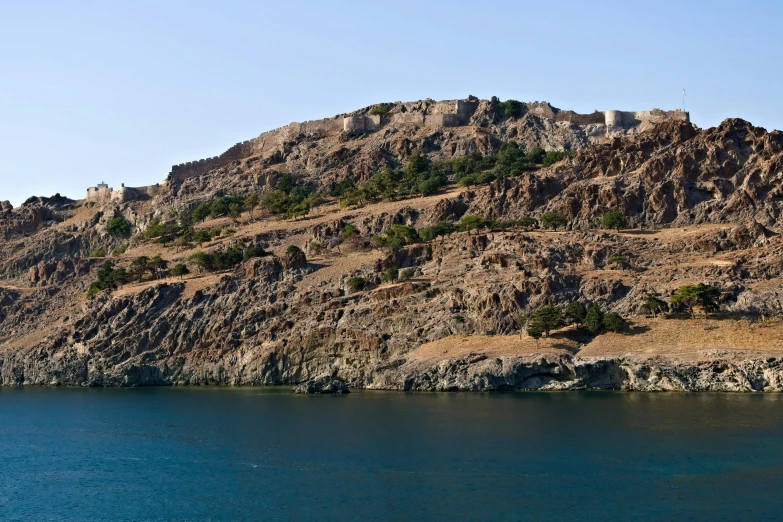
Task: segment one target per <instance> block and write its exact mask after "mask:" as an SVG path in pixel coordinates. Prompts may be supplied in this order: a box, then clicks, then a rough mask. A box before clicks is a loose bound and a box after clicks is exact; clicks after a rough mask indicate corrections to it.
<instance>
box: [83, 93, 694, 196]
mask: <svg viewBox="0 0 783 522" xmlns="http://www.w3.org/2000/svg"><path fill="white" fill-rule="evenodd" d="M497 102H498V100H497V98H493V99H492V100H490V101H486V100H484V101H482V100H479V99H478V98H476V97H474V96H469V97H468V98H467V99H464V100H446V101H437V102H436V101H434V100H431V99H427V100H421V101H417V102H407V103H402V102H395V103H393V104H387V105H386V107H387V111H386V112H385V113H384V114H371V112H372V107H365V108H364V109H361V110H358V111H356V112H353V113H348V114H339V115H337V116H334V117H332V118H325V119H322V120H312V121H305V122H302V123H296V122H295V123H290V124H288V125H286V126H284V127H280V128H277V129H273V130H270V131H267V132H264V133H261V134H260V135H259V136H258V137H256V138H253V139H251V140H247V141H243V142H240V143H237V144H236V145H234V146H233V147H231V148H230V149H228V150H227V151H226V152H224V153H223V154H221V155H220V156H214V157H211V158H205V159H201V160H198V161H189V162H187V163H180V164H179V165H174V166H173V167H171V173H170V175H169V178H170V179H171V180H172V181H184V180H186V179H188V178H192V177H195V176H199V175H202V174H205V173H207V172H209V171H210V170H213V169H216V168H219V167H224V166H226V165H228V164H230V163H231V162H234V161H239V160H241V159H243V158H247V157H250V156H258V155H262V154H266V153H269V152H271V151H275V150H280V149H283V148H284V147H285V144H286V143H289V142H292V141H295V140H297V139H300V138H302V137H305V138H311V139H320V138H325V137H329V136H338V135H340V134H342V133H352V134H357V133H368V132H377V131H379V130H381V129H383V128H384V127H387V126H390V127H407V126H414V127H433V128H447V127H459V126H463V125H470V124H471V122H472V119H473V118H474V115H476V112H477V111H478V110H479V108H480V107H482V111H484V110H486V111H489V110H492V109H491V107H495V108H496V107H497ZM522 105H523V106H524V112H526V113H530V114H532V115H534V116H538V117H541V118H547V119H550V120H554V121H557V122H564V123H568V124H571V125H583V126H584V125H598V126H605V127H606V129H605V132H606V134H611V133H616V132H621V131H628V130H629V129H635V128H639V129H640V130H643V129H644V128H646V127H647V126H649V125H653V124H656V123H660V122H662V121H668V120H677V121H686V122H687V121H690V117H689V114H688V113H687V112H684V111H681V110H679V109H678V110H675V111H662V110H660V109H653V110H652V111H641V112H628V111H616V110H610V111H605V112H599V111H596V112H594V113H591V114H578V113H576V112H573V111H564V110H560V109H558V108H556V107H553V106H552V105H550V104H549V103H546V102H533V103H523V104H522ZM482 111H479V112H482ZM96 190H97V189H96Z"/></svg>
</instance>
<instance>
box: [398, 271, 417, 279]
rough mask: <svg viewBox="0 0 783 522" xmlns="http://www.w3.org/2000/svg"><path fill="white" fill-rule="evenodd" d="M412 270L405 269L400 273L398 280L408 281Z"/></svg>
mask: <svg viewBox="0 0 783 522" xmlns="http://www.w3.org/2000/svg"><path fill="white" fill-rule="evenodd" d="M413 273H414V272H413V269H412V268H405V269H404V270H403V271H402V272H400V279H406V280H407V279H410V278H411V277H413Z"/></svg>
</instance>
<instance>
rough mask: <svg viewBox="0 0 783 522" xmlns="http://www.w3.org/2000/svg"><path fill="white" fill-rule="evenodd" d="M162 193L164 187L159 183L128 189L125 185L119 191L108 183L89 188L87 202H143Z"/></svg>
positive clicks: (101, 203) (102, 203)
mask: <svg viewBox="0 0 783 522" xmlns="http://www.w3.org/2000/svg"><path fill="white" fill-rule="evenodd" d="M162 191H163V187H162V186H161V185H160V184H159V183H158V184H155V185H148V186H146V187H126V186H125V184H123V185H122V186H121V187H120V188H119V189H117V190H114V189H113V188H111V187H110V186H109V185H107V184H106V183H100V184H99V185H98V186H97V187H89V188H88V189H87V198H86V201H87V202H88V203H95V204H96V205H105V204H106V203H124V202H126V201H141V200H146V199H151V198H154V197H155V196H157V195H158V194H160V193H161V192H162Z"/></svg>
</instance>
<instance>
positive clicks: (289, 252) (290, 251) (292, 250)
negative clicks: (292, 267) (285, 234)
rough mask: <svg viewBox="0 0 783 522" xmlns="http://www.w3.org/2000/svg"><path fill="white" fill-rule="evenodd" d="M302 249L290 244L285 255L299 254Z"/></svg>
mask: <svg viewBox="0 0 783 522" xmlns="http://www.w3.org/2000/svg"><path fill="white" fill-rule="evenodd" d="M301 251H302V249H301V248H299V247H298V246H296V245H288V246H287V247H286V249H285V255H286V256H288V257H294V256H295V255H297V254H298V253H299V252H301Z"/></svg>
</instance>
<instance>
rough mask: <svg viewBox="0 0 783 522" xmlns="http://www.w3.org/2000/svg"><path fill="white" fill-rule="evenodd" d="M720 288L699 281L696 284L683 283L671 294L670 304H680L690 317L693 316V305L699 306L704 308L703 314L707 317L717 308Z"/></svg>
mask: <svg viewBox="0 0 783 522" xmlns="http://www.w3.org/2000/svg"><path fill="white" fill-rule="evenodd" d="M720 296H721V292H720V289H718V288H716V287H714V286H711V285H705V284H704V283H699V284H698V285H683V286H681V287H680V288H678V289H677V291H676V292H675V293H674V295H672V299H671V301H672V304H675V305H678V304H682V305H684V306H685V307H686V308H687V309H688V312H689V313H690V314H691V317H692V318H695V317H696V316H695V314H694V312H693V307H694V306H701V307H702V308H703V309H704V316H705V317H709V313H710V312H712V311H715V310H717V309H718V301H719V299H720Z"/></svg>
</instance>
